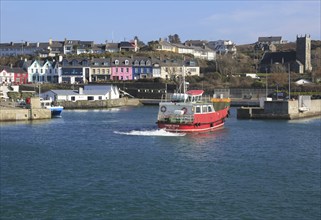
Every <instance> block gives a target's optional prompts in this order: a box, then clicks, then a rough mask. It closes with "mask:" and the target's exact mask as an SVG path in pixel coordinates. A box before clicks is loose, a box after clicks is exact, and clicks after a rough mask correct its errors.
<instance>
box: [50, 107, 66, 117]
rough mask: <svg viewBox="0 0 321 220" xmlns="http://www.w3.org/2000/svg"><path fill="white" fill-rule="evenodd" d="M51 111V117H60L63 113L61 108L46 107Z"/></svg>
mask: <svg viewBox="0 0 321 220" xmlns="http://www.w3.org/2000/svg"><path fill="white" fill-rule="evenodd" d="M47 109H49V110H50V111H51V117H61V113H62V111H63V109H64V108H63V107H60V106H50V107H47Z"/></svg>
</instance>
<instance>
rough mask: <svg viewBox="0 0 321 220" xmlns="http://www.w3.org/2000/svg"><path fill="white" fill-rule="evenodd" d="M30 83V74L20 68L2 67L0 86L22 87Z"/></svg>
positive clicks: (0, 69)
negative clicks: (21, 85)
mask: <svg viewBox="0 0 321 220" xmlns="http://www.w3.org/2000/svg"><path fill="white" fill-rule="evenodd" d="M26 83H28V72H26V71H25V70H24V69H22V68H19V67H8V66H1V67H0V84H2V85H20V84H26Z"/></svg>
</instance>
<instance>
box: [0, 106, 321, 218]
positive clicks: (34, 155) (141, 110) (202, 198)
mask: <svg viewBox="0 0 321 220" xmlns="http://www.w3.org/2000/svg"><path fill="white" fill-rule="evenodd" d="M157 111H158V108H157V107H156V106H147V107H146V106H145V107H128V108H119V109H109V110H64V112H63V113H62V117H61V118H57V119H51V120H42V121H31V122H10V123H1V130H0V131H1V136H0V137H1V140H0V144H1V147H0V153H1V161H0V162H1V172H0V177H1V179H0V186H1V187H0V188H1V200H0V202H1V203H0V206H1V209H0V215H1V216H0V218H1V219H320V215H321V210H320V205H321V192H320V136H321V121H320V118H312V119H304V120H293V121H286V120H267V121H265V120H237V119H236V109H234V108H232V111H231V116H230V118H228V119H227V120H226V123H225V126H224V128H222V129H219V130H217V131H215V132H209V133H201V134H184V133H183V134H181V133H169V132H165V131H163V130H159V129H157V126H156V124H155V122H156V118H157Z"/></svg>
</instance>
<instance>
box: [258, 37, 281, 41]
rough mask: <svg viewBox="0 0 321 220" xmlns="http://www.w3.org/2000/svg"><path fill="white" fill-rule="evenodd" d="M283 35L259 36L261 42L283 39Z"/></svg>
mask: <svg viewBox="0 0 321 220" xmlns="http://www.w3.org/2000/svg"><path fill="white" fill-rule="evenodd" d="M281 39H282V37H280V36H275V37H273V36H271V37H259V42H272V41H281Z"/></svg>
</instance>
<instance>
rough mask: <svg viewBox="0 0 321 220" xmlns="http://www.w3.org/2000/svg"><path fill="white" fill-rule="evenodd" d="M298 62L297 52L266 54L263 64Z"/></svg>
mask: <svg viewBox="0 0 321 220" xmlns="http://www.w3.org/2000/svg"><path fill="white" fill-rule="evenodd" d="M295 60H296V52H295V51H288V52H266V53H264V55H263V58H262V60H261V64H267V65H269V64H271V63H272V64H273V63H289V62H294V61H295Z"/></svg>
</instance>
